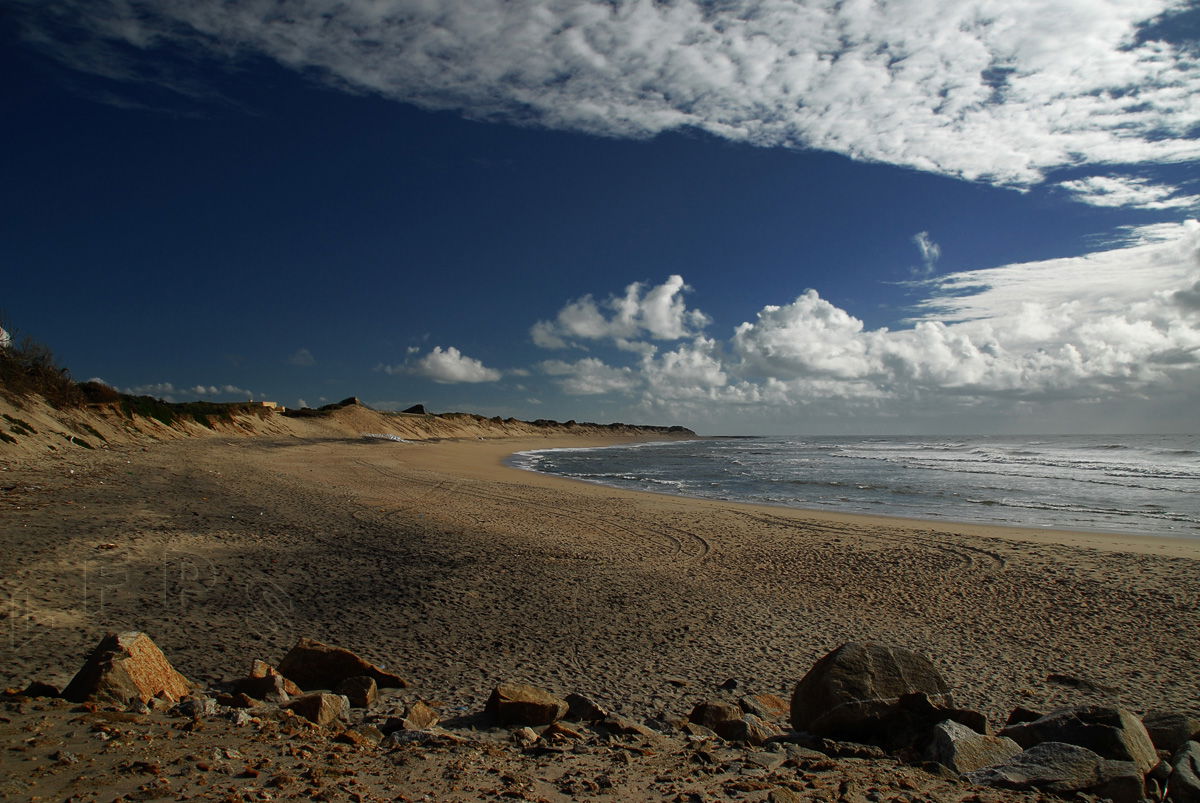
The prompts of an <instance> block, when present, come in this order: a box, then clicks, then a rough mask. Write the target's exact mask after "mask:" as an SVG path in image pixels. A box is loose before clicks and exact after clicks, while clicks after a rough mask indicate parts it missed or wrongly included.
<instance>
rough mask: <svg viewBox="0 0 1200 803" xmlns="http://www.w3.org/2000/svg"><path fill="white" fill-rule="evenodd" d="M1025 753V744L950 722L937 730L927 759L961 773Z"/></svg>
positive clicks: (938, 726)
mask: <svg viewBox="0 0 1200 803" xmlns="http://www.w3.org/2000/svg"><path fill="white" fill-rule="evenodd" d="M1020 752H1021V745H1019V744H1017V743H1016V742H1014V741H1013V740H1012V739H1008V738H1005V737H1003V736H985V735H984V734H982V733H976V732H975V731H973V730H971V729H970V728H968V727H967V726H966V725H963V724H961V723H959V722H955V721H953V720H946V721H945V722H941V723H939V724H938V725H937V726H935V727H934V729H933V738H932V739H931V740H930V742H929V745H928V746H927V747H926V748H925V759H926V760H927V761H936V762H938V763H939V764H942V765H944V766H946V767H949V768H950V769H952V770H954V771H955V772H957V773H958V774H960V775H962V774H964V773H968V772H973V771H975V770H977V769H980V768H981V767H990V766H992V765H993V764H1000V763H1002V762H1004V761H1007V760H1008V759H1010V758H1012V757H1013V756H1015V755H1017V754H1018V753H1020Z"/></svg>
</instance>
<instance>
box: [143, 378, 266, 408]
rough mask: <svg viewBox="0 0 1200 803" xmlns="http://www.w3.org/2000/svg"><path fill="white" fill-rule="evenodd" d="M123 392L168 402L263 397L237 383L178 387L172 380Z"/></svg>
mask: <svg viewBox="0 0 1200 803" xmlns="http://www.w3.org/2000/svg"><path fill="white" fill-rule="evenodd" d="M121 392H122V393H128V394H129V395H131V396H155V397H157V398H160V399H162V400H163V401H167V402H172V403H173V402H177V401H191V400H195V399H211V398H212V397H214V396H226V397H228V396H237V397H238V399H239V400H242V399H253V398H256V397H257V398H262V395H261V394H255V393H254V392H253V391H249V390H246V389H245V388H239V387H238V386H237V385H192V386H191V387H176V386H175V385H174V384H173V383H171V382H154V383H150V384H145V385H136V386H134V387H130V388H121Z"/></svg>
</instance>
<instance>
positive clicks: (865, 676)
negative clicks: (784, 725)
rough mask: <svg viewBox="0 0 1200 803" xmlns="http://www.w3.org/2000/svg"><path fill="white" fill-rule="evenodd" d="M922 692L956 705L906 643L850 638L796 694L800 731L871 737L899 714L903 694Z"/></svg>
mask: <svg viewBox="0 0 1200 803" xmlns="http://www.w3.org/2000/svg"><path fill="white" fill-rule="evenodd" d="M918 692H919V693H924V694H926V695H927V696H928V699H929V701H930V702H931V703H932V704H933V705H935V706H945V707H953V701H952V698H951V695H950V687H949V686H947V685H946V681H945V680H944V679H943V678H942V675H941V673H939V672H938V671H937V668H936V667H934V665H933V664H932V663H931V662H930V661H929V659H928V658H925V657H924V656H922V655H918V654H917V653H915V652H912V651H911V650H906V649H904V648H903V647H888V646H883V645H880V644H872V643H857V642H850V643H847V644H843V645H842V646H840V647H838V648H837V649H836V650H834V651H833V652H831V653H829V654H828V655H826V656H825V657H824V658H822V659H821V660H820V661H818V662H817V663H816V664H815V665H814V666H813V668H812V669H810V670H809V671H808V674H807V675H805V676H804V678H803V679H801V680H800V682H799V683H797V684H796V688H795V690H794V691H793V692H792V703H791V721H792V726H793V727H794V728H796V729H797V730H803V731H808V732H810V733H814V734H818V735H822V736H832V737H836V738H845V739H861V738H864V737H866V738H869V737H870V736H872V735H874V734H875V732H876V731H877V729H878V724H879V722H880V721H881V720H884V719H886V718H888V717H890V716H893V715H895V714H896V712H897V710H898V703H899V701H900V698H901V697H902V696H904V695H907V694H913V693H918Z"/></svg>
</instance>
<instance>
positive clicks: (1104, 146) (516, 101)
mask: <svg viewBox="0 0 1200 803" xmlns="http://www.w3.org/2000/svg"><path fill="white" fill-rule="evenodd" d="M1186 8H1187V5H1186V4H1185V3H1183V2H1182V0H923V1H922V2H917V0H898V1H897V2H888V3H867V2H865V0H864V1H859V0H855V1H854V2H840V3H833V2H828V1H827V0H795V2H758V1H757V0H728V2H722V3H719V4H714V3H699V2H678V3H657V2H649V0H645V1H636V0H635V1H634V2H628V3H610V2H603V1H602V0H579V2H571V3H557V2H550V1H549V0H522V2H511V0H470V2H468V1H467V0H446V2H438V3H431V2H426V1H425V0H394V2H380V1H379V0H346V2H342V3H338V4H336V5H331V4H330V3H328V2H324V1H323V0H291V2H288V3H286V4H285V5H284V6H283V7H280V6H277V4H272V3H235V4H230V3H225V2H219V0H193V1H192V2H187V3H173V2H171V3H168V2H158V3H137V4H134V3H128V2H125V0H86V2H85V0H60V2H59V3H55V4H28V5H27V6H26V7H25V8H23V9H22V15H21V18H22V20H23V21H24V35H25V37H26V39H27V40H28V41H34V42H39V43H41V44H42V45H43V46H44V47H45V49H46V50H47V51H48V52H51V53H53V54H54V55H56V56H57V57H59V58H60V59H62V60H63V61H65V62H67V63H69V64H71V66H73V67H75V68H77V69H84V70H89V71H92V72H96V73H100V74H106V75H109V76H111V77H113V78H117V79H130V78H132V77H134V76H140V77H144V76H147V75H149V76H151V78H152V80H156V81H158V82H159V83H160V84H165V85H171V83H172V77H171V76H170V75H169V74H167V72H166V69H167V68H166V67H165V66H164V65H165V64H169V63H177V61H176V62H172V61H171V60H160V61H158V62H155V66H154V68H147V67H145V66H144V65H140V64H139V63H133V64H131V63H130V61H131V59H135V57H136V56H141V57H145V58H142V59H140V61H146V60H148V58H149V56H152V55H153V54H154V53H155V52H156V50H155V49H156V48H158V47H160V46H163V45H165V44H168V43H170V44H175V45H182V46H184V47H188V48H193V49H202V50H203V51H205V54H206V55H207V56H209V57H211V58H215V59H224V60H228V61H230V62H236V61H237V60H238V59H239V58H252V57H257V56H266V57H268V58H271V59H274V60H275V61H277V62H278V63H280V64H282V65H284V66H286V67H288V68H291V69H294V70H297V71H304V72H305V73H306V74H308V75H311V76H317V77H321V78H323V79H324V80H326V81H328V82H329V83H331V84H334V85H336V86H339V87H343V88H348V89H351V90H354V91H360V92H369V93H376V94H379V95H382V96H385V97H389V98H393V99H395V100H399V101H403V102H408V103H414V104H417V105H418V106H421V107H424V108H427V109H440V110H445V109H452V110H458V111H460V112H462V113H464V114H466V115H467V116H470V117H473V118H477V119H486V120H503V121H513V122H518V123H522V124H536V125H542V126H547V127H550V128H557V129H567V130H575V131H585V132H591V133H597V134H603V135H610V136H621V137H647V136H653V135H655V134H657V133H659V132H662V131H667V130H671V129H680V128H685V127H686V128H692V129H698V130H702V131H706V132H708V133H710V134H713V135H715V136H719V137H724V138H727V139H730V140H734V141H739V142H746V143H751V144H755V145H762V146H787V147H799V148H806V147H811V148H818V149H824V150H830V151H834V152H837V153H842V154H846V155H849V156H851V157H853V158H856V159H861V160H868V161H879V162H887V163H892V164H898V165H906V166H909V167H913V168H917V169H920V170H926V171H932V172H936V173H941V174H946V175H952V176H961V177H965V178H968V179H984V180H989V181H993V182H997V183H1001V184H1007V185H1030V184H1034V183H1037V182H1039V181H1041V180H1042V177H1043V175H1044V173H1045V172H1046V171H1048V170H1051V169H1055V168H1060V167H1066V166H1079V165H1081V164H1092V165H1102V164H1149V163H1179V162H1184V161H1189V160H1194V159H1196V158H1197V157H1200V141H1198V140H1197V139H1196V138H1195V137H1194V127H1195V125H1196V123H1197V113H1196V106H1195V98H1196V97H1197V96H1198V95H1200V61H1198V60H1197V59H1196V58H1195V57H1194V54H1193V53H1191V51H1190V50H1189V49H1188V47H1187V46H1186V45H1180V46H1176V45H1174V44H1172V43H1170V42H1167V41H1161V40H1160V39H1155V38H1153V37H1143V36H1140V31H1141V30H1142V28H1143V26H1145V25H1146V24H1147V23H1148V22H1150V21H1153V20H1157V19H1160V18H1162V17H1163V16H1164V15H1169V14H1171V13H1176V12H1180V11H1183V10H1185V9H1186ZM1158 29H1159V30H1162V29H1165V27H1164V26H1162V25H1159V26H1158ZM179 83H180V82H179V81H178V80H176V81H175V82H174V85H171V86H170V88H172V89H176V90H177V91H180V92H183V93H185V94H186V93H188V92H191V91H194V90H193V89H192V88H190V87H188V86H184V87H183V88H179Z"/></svg>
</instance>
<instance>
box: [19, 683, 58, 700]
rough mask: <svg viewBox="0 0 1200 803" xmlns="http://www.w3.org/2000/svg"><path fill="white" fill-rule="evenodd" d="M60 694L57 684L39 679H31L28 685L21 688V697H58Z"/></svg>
mask: <svg viewBox="0 0 1200 803" xmlns="http://www.w3.org/2000/svg"><path fill="white" fill-rule="evenodd" d="M60 695H61V692H59V690H58V687H57V686H52V685H51V684H49V683H43V682H42V681H40V680H32V681H30V682H29V685H28V686H26V687H25V688H24V689H22V690H21V692H20V696H21V697H58V696H60Z"/></svg>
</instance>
